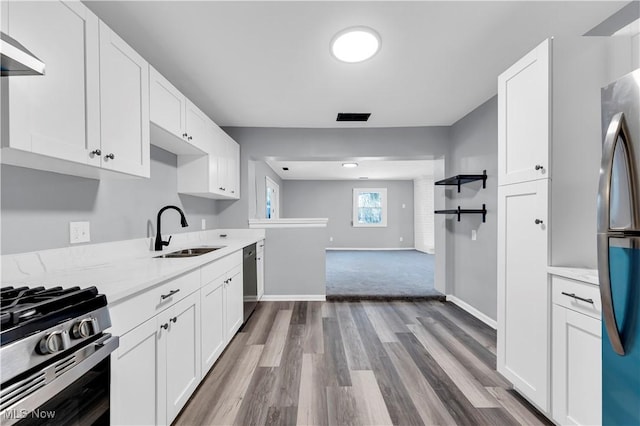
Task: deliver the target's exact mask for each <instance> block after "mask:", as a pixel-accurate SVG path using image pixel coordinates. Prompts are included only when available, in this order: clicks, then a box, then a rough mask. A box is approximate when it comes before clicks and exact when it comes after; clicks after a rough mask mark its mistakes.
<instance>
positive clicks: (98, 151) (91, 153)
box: [89, 149, 102, 157]
mask: <svg viewBox="0 0 640 426" xmlns="http://www.w3.org/2000/svg"><path fill="white" fill-rule="evenodd" d="M89 154H90V155H91V156H92V157H93V156H94V155H98V156H100V155H102V150H99V149H94V150H93V151H91V152H90V153H89Z"/></svg>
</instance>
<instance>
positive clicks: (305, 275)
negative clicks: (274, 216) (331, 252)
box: [264, 228, 327, 296]
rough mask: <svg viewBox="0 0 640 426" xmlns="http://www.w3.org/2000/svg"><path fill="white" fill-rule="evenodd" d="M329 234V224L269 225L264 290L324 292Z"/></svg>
mask: <svg viewBox="0 0 640 426" xmlns="http://www.w3.org/2000/svg"><path fill="white" fill-rule="evenodd" d="M326 238H327V229H326V228H275V229H267V230H266V234H265V247H264V249H265V252H264V256H265V259H266V261H265V263H264V279H265V283H264V293H265V294H266V295H269V296H277V295H280V296H282V295H314V296H318V295H324V294H325V281H326V280H325V275H326V268H325V263H326V262H325V257H326V253H325V249H324V242H325V241H326Z"/></svg>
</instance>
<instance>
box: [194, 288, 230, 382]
mask: <svg viewBox="0 0 640 426" xmlns="http://www.w3.org/2000/svg"><path fill="white" fill-rule="evenodd" d="M225 279H226V278H225V277H224V276H222V277H220V278H218V279H215V280H214V281H212V282H210V283H209V284H207V285H205V286H204V287H202V289H201V290H200V300H201V309H200V312H201V314H200V317H201V318H202V324H201V333H202V375H203V376H204V375H206V374H207V372H208V371H209V369H210V368H211V367H212V366H213V364H214V363H215V362H216V360H217V359H218V357H219V356H220V354H221V353H222V351H223V350H224V344H225V335H224V331H225V330H224V294H223V293H224V291H223V288H224V280H225Z"/></svg>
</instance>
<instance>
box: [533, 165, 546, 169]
mask: <svg viewBox="0 0 640 426" xmlns="http://www.w3.org/2000/svg"><path fill="white" fill-rule="evenodd" d="M535 169H536V170H543V169H544V167H542V166H541V165H540V164H536V167H535Z"/></svg>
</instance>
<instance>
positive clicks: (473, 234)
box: [471, 229, 478, 241]
mask: <svg viewBox="0 0 640 426" xmlns="http://www.w3.org/2000/svg"><path fill="white" fill-rule="evenodd" d="M477 239H478V231H476V230H475V229H472V230H471V241H475V240H477Z"/></svg>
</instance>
